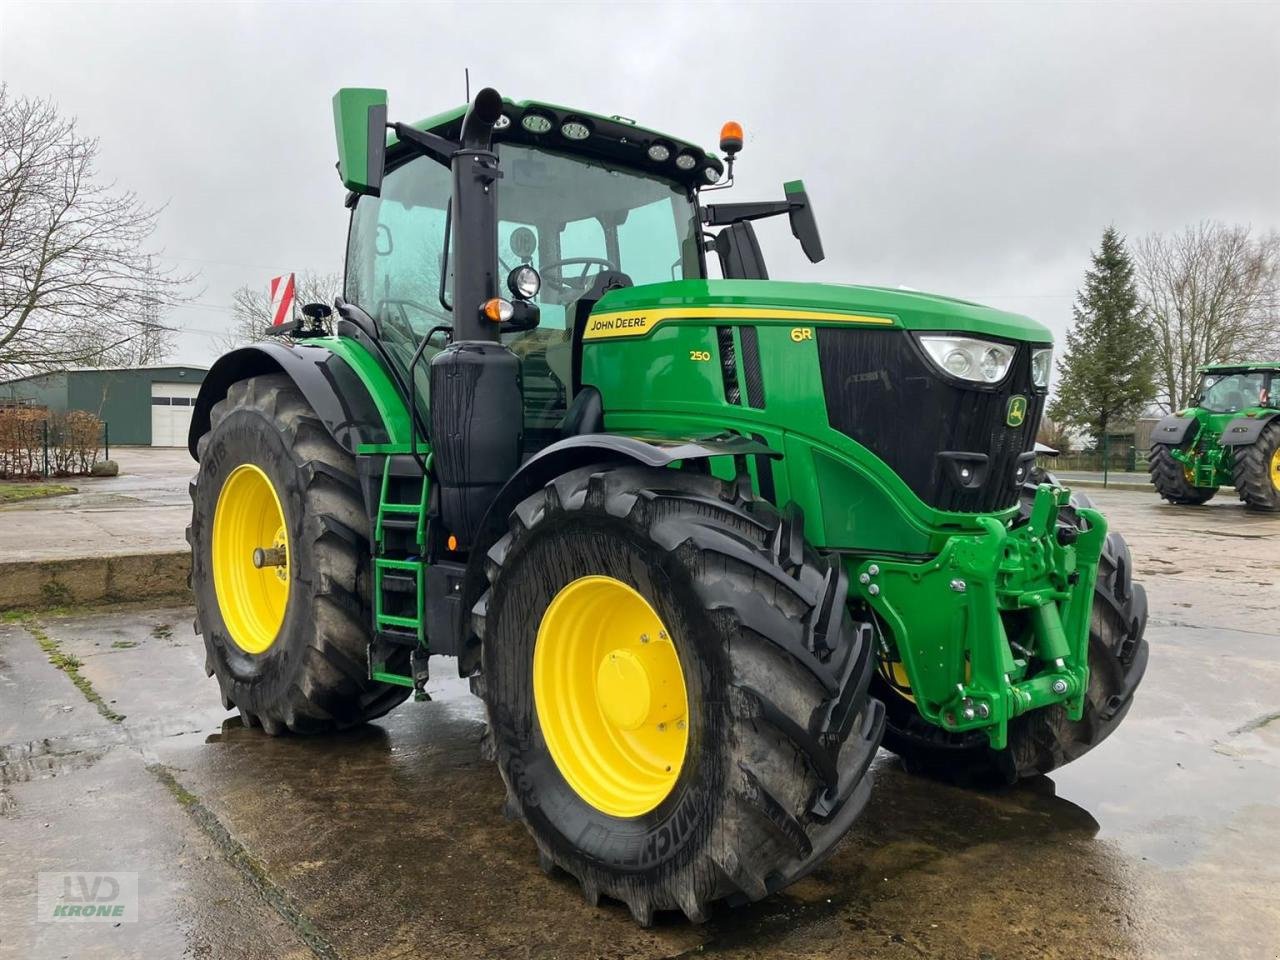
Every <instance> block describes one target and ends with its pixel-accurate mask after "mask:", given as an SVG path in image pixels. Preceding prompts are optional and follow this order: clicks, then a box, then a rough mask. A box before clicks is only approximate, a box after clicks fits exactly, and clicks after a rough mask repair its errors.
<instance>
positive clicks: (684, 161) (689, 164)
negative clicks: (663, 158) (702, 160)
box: [676, 153, 698, 170]
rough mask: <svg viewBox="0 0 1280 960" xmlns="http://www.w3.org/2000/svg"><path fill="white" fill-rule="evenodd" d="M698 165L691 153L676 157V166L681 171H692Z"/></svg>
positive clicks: (696, 159)
mask: <svg viewBox="0 0 1280 960" xmlns="http://www.w3.org/2000/svg"><path fill="white" fill-rule="evenodd" d="M697 165H698V158H697V157H695V156H694V155H693V154H692V153H682V154H680V156H678V157H676V166H677V167H679V168H680V169H681V170H692V169H693V168H694V167H696V166H697Z"/></svg>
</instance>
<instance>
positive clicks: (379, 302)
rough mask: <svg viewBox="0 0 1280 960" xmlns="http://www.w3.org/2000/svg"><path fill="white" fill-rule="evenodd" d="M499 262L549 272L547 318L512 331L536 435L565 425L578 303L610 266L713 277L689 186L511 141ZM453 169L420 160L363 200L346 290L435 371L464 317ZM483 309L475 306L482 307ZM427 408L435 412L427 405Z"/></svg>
mask: <svg viewBox="0 0 1280 960" xmlns="http://www.w3.org/2000/svg"><path fill="white" fill-rule="evenodd" d="M497 150H498V155H499V160H500V165H501V169H502V178H501V179H500V180H498V181H497V188H498V202H497V212H498V263H497V264H495V268H496V275H497V276H498V278H499V280H500V283H501V284H502V289H500V290H499V291H498V295H499V296H502V297H509V296H510V293H509V292H508V291H507V290H506V284H505V280H506V277H507V275H508V274H509V273H510V272H511V270H513V269H514V268H515V267H517V266H519V265H521V264H529V265H531V266H533V267H534V268H535V269H536V270H537V271H538V273H539V274H540V275H541V277H542V288H541V290H540V291H539V293H538V295H537V296H536V297H534V298H533V302H534V303H536V304H538V306H539V309H540V312H541V319H540V323H539V326H538V327H537V328H536V329H534V330H530V331H527V332H524V333H516V334H510V335H507V336H504V337H503V340H504V341H505V342H507V344H508V346H509V347H510V348H511V349H512V351H513V352H515V353H516V355H517V356H519V357H520V358H521V360H522V363H523V365H524V368H525V369H524V388H525V421H526V427H527V430H526V434H527V435H529V436H532V437H536V436H537V435H538V434H539V433H545V432H549V431H552V430H554V428H555V425H556V424H557V423H558V422H559V420H560V418H561V417H562V416H563V415H564V412H565V409H566V407H567V406H568V400H569V392H570V390H571V389H572V383H571V374H570V371H571V367H572V361H571V355H570V345H569V335H570V332H571V328H572V318H573V315H574V306H575V305H576V303H577V301H578V300H579V299H581V298H582V297H583V296H584V295H585V294H586V293H587V292H588V291H590V290H591V288H592V287H593V286H594V284H595V281H596V278H597V276H598V275H599V274H600V273H601V272H603V271H616V272H619V273H623V274H625V275H626V276H627V277H628V278H629V279H630V281H631V282H632V283H633V284H636V285H639V284H645V283H659V282H663V281H670V280H681V279H686V278H693V277H702V276H704V272H703V263H704V260H703V256H702V252H701V249H700V245H699V236H700V234H699V223H698V217H697V207H696V205H695V203H694V201H693V199H692V198H691V197H690V196H689V194H688V192H687V191H686V189H685V188H684V187H682V186H680V185H679V184H676V183H672V182H670V181H666V180H662V179H659V178H656V177H651V176H647V175H645V174H642V173H640V172H638V171H634V170H630V169H627V168H623V167H617V166H614V165H611V164H608V163H605V162H602V161H598V160H594V159H588V158H585V157H577V156H573V155H570V154H563V153H553V152H550V151H545V150H536V149H533V148H531V147H526V146H521V145H518V144H499V145H498V148H497ZM451 190H452V177H451V175H450V172H449V169H448V168H447V167H445V166H442V165H441V164H439V163H437V162H436V161H435V160H433V159H431V158H429V157H425V156H418V157H415V158H413V159H411V160H409V161H407V162H405V163H402V164H400V165H399V166H397V167H395V169H393V170H391V171H389V172H388V173H387V174H386V176H385V177H384V179H383V182H382V190H381V195H380V196H378V197H373V196H362V197H361V198H360V199H359V201H358V202H357V204H356V207H355V210H354V212H353V214H352V218H351V230H350V234H349V237H348V241H347V270H346V285H345V291H344V296H345V297H346V299H347V300H349V301H350V302H351V303H353V304H355V305H356V306H358V307H360V308H361V309H363V310H364V311H365V312H366V313H368V314H369V315H370V316H372V317H373V318H374V320H375V321H377V324H378V329H379V332H380V335H381V338H382V341H383V343H384V344H385V345H386V347H387V349H388V353H389V354H390V355H391V356H392V357H393V359H394V360H395V362H396V363H397V365H400V366H401V367H402V368H405V369H407V367H408V364H409V363H410V361H411V360H412V357H413V354H414V351H415V350H416V349H417V347H418V345H419V343H420V341H421V338H422V337H424V336H429V337H430V338H431V339H430V341H429V342H428V345H427V347H426V348H424V350H423V356H422V361H421V362H420V363H419V365H418V366H417V367H416V368H415V370H414V375H415V380H416V381H417V382H416V387H417V389H416V393H417V395H418V397H417V398H418V401H419V403H420V404H424V405H425V402H426V394H427V389H426V379H425V371H426V368H427V364H428V363H429V362H430V359H431V357H432V355H434V354H435V353H436V352H438V351H439V350H440V349H442V348H443V347H444V346H445V345H446V343H447V335H448V328H450V327H451V326H452V324H453V313H452V311H453V305H452V303H451V299H452V287H453V284H452V282H451V281H452V278H451V276H449V273H450V271H451V263H452V257H451V256H446V251H445V246H446V231H445V225H446V212H447V211H448V209H449V200H450V195H451ZM472 309H475V307H473V308H472ZM424 409H425V408H424Z"/></svg>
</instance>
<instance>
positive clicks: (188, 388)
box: [151, 383, 200, 447]
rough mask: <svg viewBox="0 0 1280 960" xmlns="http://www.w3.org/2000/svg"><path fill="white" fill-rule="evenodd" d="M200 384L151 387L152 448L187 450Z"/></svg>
mask: <svg viewBox="0 0 1280 960" xmlns="http://www.w3.org/2000/svg"><path fill="white" fill-rule="evenodd" d="M199 392H200V385H199V384H197V383H153V384H151V445H152V446H153V447H185V446H186V445H187V430H188V429H190V427H191V414H192V412H194V410H195V403H196V394H197V393H199Z"/></svg>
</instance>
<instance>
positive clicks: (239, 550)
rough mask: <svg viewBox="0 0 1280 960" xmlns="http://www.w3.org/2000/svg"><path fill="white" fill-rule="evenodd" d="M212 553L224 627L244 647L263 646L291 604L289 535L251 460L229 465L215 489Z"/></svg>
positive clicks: (271, 639) (262, 648)
mask: <svg viewBox="0 0 1280 960" xmlns="http://www.w3.org/2000/svg"><path fill="white" fill-rule="evenodd" d="M212 553H213V588H214V592H215V593H216V594H217V597H218V609H219V610H220V611H221V613H222V622H223V623H225V624H226V626H227V632H228V633H230V634H231V639H232V640H233V641H234V642H235V644H236V646H238V647H239V648H240V649H241V650H243V651H244V652H245V653H262V652H264V651H265V650H267V649H268V648H270V646H271V645H272V644H273V643H275V640H276V635H277V634H279V632H280V626H281V624H283V623H284V614H285V608H286V607H287V606H288V605H289V537H288V533H287V532H286V530H285V525H284V509H283V508H282V507H281V506H280V498H279V497H278V496H276V491H275V488H274V487H273V486H272V485H271V481H270V480H269V479H267V475H266V474H265V473H263V472H262V470H260V469H259V468H258V467H256V466H254V465H253V464H251V463H243V464H241V465H240V466H238V467H236V468H235V469H234V470H232V471H231V475H230V476H228V477H227V479H226V482H225V483H223V485H222V490H221V491H220V492H219V494H218V506H217V507H216V508H215V510H214V512H213V551H212Z"/></svg>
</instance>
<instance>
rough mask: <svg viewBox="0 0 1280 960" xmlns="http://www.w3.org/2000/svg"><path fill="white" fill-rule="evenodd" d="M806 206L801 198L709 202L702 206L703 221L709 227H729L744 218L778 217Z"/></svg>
mask: <svg viewBox="0 0 1280 960" xmlns="http://www.w3.org/2000/svg"><path fill="white" fill-rule="evenodd" d="M802 206H804V204H803V203H802V202H801V201H799V200H762V201H759V202H757V203H708V204H707V205H706V206H704V207H703V208H702V222H703V223H705V224H706V225H707V226H709V227H727V226H729V225H730V224H734V223H741V222H742V221H743V220H763V219H764V218H765V217H778V216H781V215H782V214H784V213H790V212H791V211H792V210H793V209H796V208H799V207H802Z"/></svg>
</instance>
